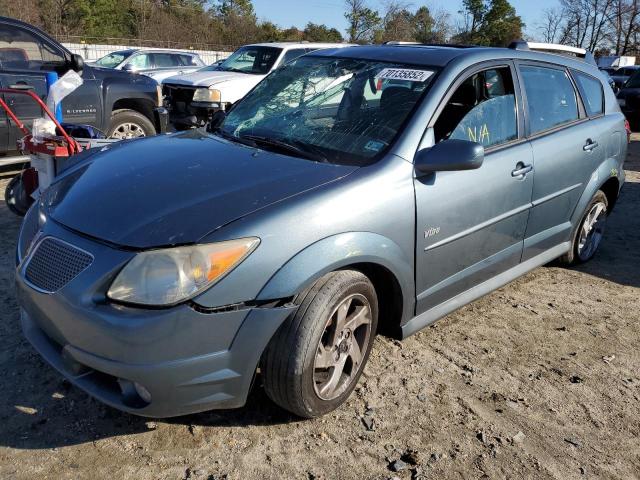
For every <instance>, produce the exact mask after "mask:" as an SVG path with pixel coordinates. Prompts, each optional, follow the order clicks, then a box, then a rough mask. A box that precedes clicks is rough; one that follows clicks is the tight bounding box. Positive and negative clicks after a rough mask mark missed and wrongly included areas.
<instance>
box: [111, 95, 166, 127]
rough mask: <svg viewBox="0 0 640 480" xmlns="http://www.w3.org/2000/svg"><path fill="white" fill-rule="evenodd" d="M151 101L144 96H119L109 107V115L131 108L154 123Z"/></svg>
mask: <svg viewBox="0 0 640 480" xmlns="http://www.w3.org/2000/svg"><path fill="white" fill-rule="evenodd" d="M153 107H154V105H153V102H152V101H151V100H149V99H145V98H119V99H118V100H116V101H115V102H113V106H112V108H111V115H113V114H114V113H117V112H118V111H120V110H133V111H134V112H138V113H140V114H142V115H144V116H145V117H147V119H148V120H149V121H150V122H151V123H152V124H153V125H154V128H155V121H154V117H153Z"/></svg>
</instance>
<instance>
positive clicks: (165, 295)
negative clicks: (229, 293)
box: [107, 237, 260, 306]
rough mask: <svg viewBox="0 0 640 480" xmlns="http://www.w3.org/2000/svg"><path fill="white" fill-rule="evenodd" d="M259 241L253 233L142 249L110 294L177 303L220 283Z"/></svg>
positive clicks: (126, 298)
mask: <svg viewBox="0 0 640 480" xmlns="http://www.w3.org/2000/svg"><path fill="white" fill-rule="evenodd" d="M259 243H260V239H258V238H255V237H249V238H240V239H238V240H229V241H226V242H219V243H210V244H207V245H194V246H187V247H176V248H167V249H162V250H150V251H148V252H141V253H139V254H137V255H136V256H135V257H133V259H132V260H131V261H130V262H129V263H128V264H127V265H126V266H125V267H124V268H123V269H122V271H121V272H120V273H119V274H118V276H117V277H116V279H115V280H114V282H113V283H112V284H111V288H109V291H108V292H107V296H108V297H109V298H111V299H113V300H117V301H121V302H127V303H135V304H139V305H156V306H167V305H175V304H176V303H179V302H182V301H184V300H188V299H189V298H192V297H194V296H195V295H197V294H198V293H200V292H202V291H203V290H205V289H206V288H208V287H210V286H211V285H213V284H214V283H216V282H217V281H218V280H220V279H221V278H222V277H223V276H224V275H226V274H227V273H229V272H230V271H231V270H232V269H233V268H234V267H235V266H236V265H238V264H239V263H240V262H242V261H243V260H244V259H245V258H246V257H247V256H248V255H249V254H250V253H251V252H252V251H253V250H254V249H255V248H256V247H257V246H258V244H259Z"/></svg>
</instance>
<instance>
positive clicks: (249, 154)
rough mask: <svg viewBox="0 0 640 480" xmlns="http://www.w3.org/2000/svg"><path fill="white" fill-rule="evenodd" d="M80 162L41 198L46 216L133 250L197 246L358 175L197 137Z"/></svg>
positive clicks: (125, 146) (166, 139)
mask: <svg viewBox="0 0 640 480" xmlns="http://www.w3.org/2000/svg"><path fill="white" fill-rule="evenodd" d="M87 153H89V152H87ZM85 155H86V158H83V159H82V160H81V161H80V162H79V163H78V164H77V165H74V166H73V167H71V168H69V169H68V170H67V171H66V172H65V173H63V174H62V175H61V176H60V177H59V179H58V180H57V181H56V182H55V183H54V184H53V185H52V186H51V187H50V188H49V189H48V190H46V191H45V193H44V194H43V200H42V201H43V205H44V208H45V210H46V213H47V215H48V216H49V217H50V218H53V220H55V221H56V222H58V223H60V224H62V225H64V226H66V227H68V228H70V229H72V230H75V231H77V232H80V233H83V234H86V235H89V236H91V237H95V238H97V239H101V240H104V241H107V242H110V243H113V244H116V245H120V246H124V247H131V248H137V249H142V248H151V247H161V246H170V245H178V244H187V243H195V242H197V241H198V240H200V239H201V238H202V237H204V236H205V235H206V234H208V233H210V232H211V231H213V230H215V229H218V228H220V227H222V226H224V225H226V224H228V223H230V222H232V221H234V220H236V219H239V218H241V217H243V216H245V215H248V214H250V213H252V212H256V211H257V210H260V209H261V208H264V207H266V206H268V205H270V204H273V203H275V202H278V201H281V200H284V199H286V198H289V197H292V196H294V195H297V194H299V193H301V192H304V191H306V190H310V189H313V188H315V187H318V186H320V185H323V184H325V183H327V182H331V181H334V180H337V179H339V178H341V177H344V176H345V175H348V174H349V173H351V172H352V171H354V170H355V169H356V167H350V166H341V165H333V164H326V163H317V162H313V161H311V160H305V159H300V158H295V157H289V156H286V155H280V154H277V153H271V152H265V151H262V150H258V149H254V148H250V147H246V146H244V145H239V144H237V143H232V142H229V141H227V140H223V139H221V138H219V137H216V136H213V135H208V134H206V133H204V132H202V131H200V130H191V131H189V132H185V133H181V134H176V135H165V136H159V137H153V138H147V139H141V140H134V141H129V142H122V143H120V144H114V145H113V146H111V147H110V148H108V149H107V150H105V151H103V152H100V153H94V154H85Z"/></svg>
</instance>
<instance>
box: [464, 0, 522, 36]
mask: <svg viewBox="0 0 640 480" xmlns="http://www.w3.org/2000/svg"><path fill="white" fill-rule="evenodd" d="M463 7H464V9H463V15H464V18H465V23H464V28H463V30H462V31H461V32H459V33H458V34H457V35H456V36H455V37H454V38H453V41H454V42H458V43H469V44H478V45H491V46H507V45H508V44H509V43H510V42H511V41H512V40H516V39H519V38H522V30H523V29H524V23H523V22H522V19H521V18H520V17H519V16H518V15H517V14H516V10H515V8H513V6H512V5H511V4H510V3H509V1H508V0H489V1H485V0H464V1H463Z"/></svg>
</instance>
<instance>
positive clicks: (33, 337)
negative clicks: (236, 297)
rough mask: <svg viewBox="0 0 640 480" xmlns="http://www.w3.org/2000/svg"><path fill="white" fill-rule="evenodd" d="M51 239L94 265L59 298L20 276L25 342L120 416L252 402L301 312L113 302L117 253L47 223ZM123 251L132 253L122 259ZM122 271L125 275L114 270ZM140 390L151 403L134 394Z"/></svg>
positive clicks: (166, 414) (165, 414)
mask: <svg viewBox="0 0 640 480" xmlns="http://www.w3.org/2000/svg"><path fill="white" fill-rule="evenodd" d="M44 228H45V232H44V235H45V236H54V237H56V238H60V239H61V240H64V241H65V242H68V243H69V244H72V245H74V246H77V247H78V248H82V249H84V250H85V251H87V252H90V253H91V254H92V255H93V256H94V258H95V260H94V262H93V264H92V265H91V266H89V267H88V268H87V269H86V270H84V271H83V272H82V273H80V274H79V275H78V276H77V277H75V278H74V279H73V280H71V281H70V282H69V283H68V284H66V285H65V286H64V287H62V288H61V289H60V290H58V291H57V292H56V293H53V294H47V293H43V292H41V291H38V290H36V289H35V288H33V287H32V286H31V285H30V284H29V282H28V281H27V280H26V278H25V274H24V270H25V269H24V265H23V264H24V263H26V262H27V261H28V259H29V257H27V258H26V260H23V261H22V263H21V264H20V265H18V268H17V272H16V286H17V293H18V302H19V304H20V313H21V322H22V328H23V331H24V334H25V336H26V338H27V339H28V340H29V341H30V342H31V344H32V345H33V346H34V347H35V349H36V350H37V351H38V352H39V353H40V355H41V356H42V357H43V358H44V359H45V360H46V361H47V362H48V363H50V364H51V365H52V366H53V367H54V368H56V369H57V370H58V371H59V372H60V373H61V374H62V375H64V376H65V377H66V378H67V379H68V380H69V381H70V382H71V383H73V384H74V385H77V386H78V387H80V388H81V389H83V390H85V391H86V392H87V393H89V394H90V395H92V396H93V397H95V398H97V399H98V400H101V401H102V402H104V403H106V404H108V405H111V406H113V407H115V408H118V409H120V410H124V411H127V412H130V413H134V414H137V415H143V416H149V417H157V418H159V417H171V416H178V415H184V414H189V413H195V412H201V411H205V410H210V409H216V408H234V407H240V406H242V405H244V404H245V402H246V398H247V394H248V392H249V389H250V387H251V382H252V380H253V376H254V373H255V370H256V368H257V366H258V362H259V360H260V356H261V355H262V352H263V351H264V349H265V347H266V345H267V343H268V342H269V340H270V339H271V337H272V336H273V334H274V333H275V331H276V330H277V329H278V327H279V326H280V325H281V324H282V322H283V321H284V320H285V319H286V318H287V316H288V315H290V314H291V313H292V312H293V311H294V310H295V307H290V306H285V307H275V308H249V307H246V308H244V307H240V308H236V309H229V310H228V311H219V312H216V313H203V312H200V311H198V310H196V309H195V308H193V307H192V306H190V305H186V304H183V305H179V306H176V307H173V308H168V309H157V310H149V309H142V308H130V307H125V306H122V305H117V304H112V303H109V302H107V301H106V299H105V298H104V295H103V293H101V292H104V290H105V288H108V285H109V283H110V278H111V277H112V275H113V274H112V273H108V271H113V266H114V263H116V264H121V263H122V261H123V260H124V261H126V257H127V256H128V255H130V253H124V252H119V251H115V250H114V249H113V248H111V247H108V246H105V245H101V244H98V243H96V242H93V241H90V240H88V239H85V238H83V237H80V236H78V235H75V234H72V233H71V232H68V231H66V230H64V229H62V228H61V227H59V226H57V225H55V224H53V222H48V224H47V225H45V227H44ZM123 255H124V256H123ZM116 271H117V270H116ZM134 382H136V383H138V384H139V385H142V386H143V387H144V388H145V389H146V390H147V391H148V392H149V393H150V396H151V400H150V401H145V400H144V398H143V397H141V396H140V395H139V394H138V393H137V392H136V391H135V389H133V388H132V386H133V384H134Z"/></svg>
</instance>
